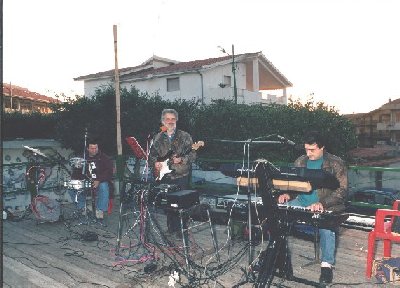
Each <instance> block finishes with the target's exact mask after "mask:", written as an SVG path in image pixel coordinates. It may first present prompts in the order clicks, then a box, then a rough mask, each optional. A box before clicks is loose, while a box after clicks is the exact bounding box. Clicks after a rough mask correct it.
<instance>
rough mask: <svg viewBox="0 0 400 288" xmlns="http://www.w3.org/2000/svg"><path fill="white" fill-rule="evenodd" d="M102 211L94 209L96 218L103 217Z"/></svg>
mask: <svg viewBox="0 0 400 288" xmlns="http://www.w3.org/2000/svg"><path fill="white" fill-rule="evenodd" d="M103 217H104V213H103V211H101V210H96V218H97V219H103Z"/></svg>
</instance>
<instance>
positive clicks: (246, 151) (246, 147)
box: [216, 134, 282, 282]
mask: <svg viewBox="0 0 400 288" xmlns="http://www.w3.org/2000/svg"><path fill="white" fill-rule="evenodd" d="M275 135H276V134H272V135H268V136H262V137H257V138H254V139H248V140H244V141H235V140H216V141H219V142H228V143H244V154H245V155H243V157H247V210H248V211H247V213H248V218H247V225H248V231H249V240H248V244H249V258H248V260H249V265H251V263H252V262H253V249H252V228H251V226H252V223H251V222H252V221H251V191H250V190H251V189H250V144H282V141H266V140H262V141H260V140H259V139H263V138H270V137H272V136H275ZM246 277H247V276H246ZM246 282H248V280H246Z"/></svg>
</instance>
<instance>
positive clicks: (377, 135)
mask: <svg viewBox="0 0 400 288" xmlns="http://www.w3.org/2000/svg"><path fill="white" fill-rule="evenodd" d="M344 116H345V117H346V118H348V119H349V120H350V121H351V122H352V123H353V124H354V125H355V127H356V134H357V136H358V139H359V143H360V146H361V147H372V146H374V145H376V144H392V145H396V144H397V145H398V144H400V98H399V99H396V100H391V99H389V102H387V103H386V104H384V105H382V106H381V107H380V108H378V109H375V110H373V111H371V112H368V113H357V114H348V115H344Z"/></svg>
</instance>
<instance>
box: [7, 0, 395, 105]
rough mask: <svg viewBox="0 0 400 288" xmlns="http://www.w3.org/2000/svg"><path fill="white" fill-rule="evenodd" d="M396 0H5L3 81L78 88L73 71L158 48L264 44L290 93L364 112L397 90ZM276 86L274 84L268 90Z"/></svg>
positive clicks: (198, 50) (202, 51)
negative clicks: (116, 50)
mask: <svg viewBox="0 0 400 288" xmlns="http://www.w3.org/2000/svg"><path fill="white" fill-rule="evenodd" d="M399 12H400V1H399V0H246V1H243V0H195V1H191V0H146V1H132V0H68V1H66V0H36V1H35V0H4V1H3V47H4V50H3V65H4V67H3V73H4V74H3V82H4V83H10V82H11V83H12V84H14V85H18V86H22V87H26V88H28V89H29V90H31V91H35V92H38V93H41V94H44V95H48V96H52V95H54V94H61V93H64V94H66V95H75V94H79V95H83V82H75V81H74V80H73V78H74V77H78V76H82V75H87V74H90V73H97V72H101V71H106V70H110V69H113V68H114V42H113V25H114V24H116V25H117V26H118V64H119V68H124V67H131V66H136V65H139V64H141V63H142V62H144V61H145V60H147V59H148V58H150V57H151V56H152V55H157V56H160V57H164V58H169V59H173V60H178V61H191V60H197V59H206V58H211V57H220V56H223V55H224V54H222V53H221V52H220V50H219V49H218V48H217V46H222V47H224V48H225V49H226V50H227V51H230V49H231V45H232V44H234V45H235V54H241V53H250V52H258V51H262V52H263V54H264V55H265V56H266V57H267V59H268V60H270V61H271V62H272V63H273V64H274V65H275V67H277V68H278V69H279V71H281V72H282V74H283V75H285V76H286V77H287V78H288V80H289V81H290V82H292V84H293V88H289V89H288V91H287V93H288V95H292V97H293V98H295V99H296V98H300V99H302V100H306V99H307V98H308V97H309V95H310V94H313V95H314V96H313V97H314V100H315V101H323V102H325V103H326V104H328V105H329V106H335V107H336V108H337V109H339V112H340V113H353V112H355V113H359V112H369V111H371V110H373V109H376V108H378V107H380V106H381V105H383V104H384V103H386V102H387V101H388V100H389V98H391V99H397V98H400V85H399V84H400V83H399V80H400V79H399V70H400V38H399V33H400V32H399V31H400V17H399ZM271 94H274V93H271Z"/></svg>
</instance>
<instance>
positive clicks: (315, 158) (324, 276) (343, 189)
mask: <svg viewBox="0 0 400 288" xmlns="http://www.w3.org/2000/svg"><path fill="white" fill-rule="evenodd" d="M304 142H305V144H304V148H305V150H306V155H303V156H300V157H299V158H298V159H297V160H296V161H295V162H294V165H295V166H296V167H305V168H307V169H323V170H325V171H327V172H329V173H331V174H332V175H333V176H335V177H336V179H337V180H338V181H339V188H337V189H335V190H332V189H328V188H320V189H316V190H313V191H311V193H307V194H298V195H297V197H295V198H294V199H293V200H290V199H292V198H293V197H292V196H291V195H290V194H287V193H286V194H282V195H280V196H279V198H278V202H279V203H281V204H282V203H286V202H287V205H288V206H302V207H306V208H308V209H310V210H311V211H321V212H322V211H324V210H329V211H343V210H344V209H345V199H346V196H347V167H346V166H345V163H344V161H343V160H342V159H341V158H339V157H337V156H335V155H333V154H330V153H328V152H326V151H325V141H324V139H323V137H322V136H321V135H320V133H318V132H316V131H310V132H308V133H306V135H305V141H304ZM336 234H337V232H335V231H332V230H328V229H319V235H320V247H321V275H320V278H319V282H320V283H321V284H328V283H332V279H333V272H332V268H333V265H334V264H335V252H336Z"/></svg>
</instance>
